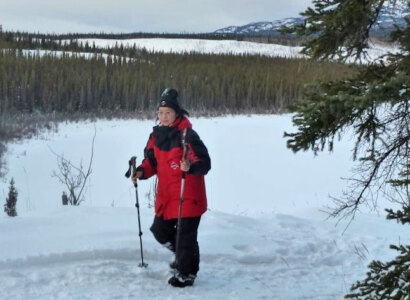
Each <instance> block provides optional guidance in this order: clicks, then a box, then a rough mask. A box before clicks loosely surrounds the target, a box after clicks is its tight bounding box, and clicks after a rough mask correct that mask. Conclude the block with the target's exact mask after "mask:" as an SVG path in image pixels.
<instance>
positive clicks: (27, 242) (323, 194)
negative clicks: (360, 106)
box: [0, 115, 410, 300]
mask: <svg viewBox="0 0 410 300" xmlns="http://www.w3.org/2000/svg"><path fill="white" fill-rule="evenodd" d="M192 121H193V124H194V129H196V130H197V132H198V133H199V134H200V136H201V137H202V139H203V140H204V142H205V144H206V145H207V146H208V149H209V152H210V154H211V158H212V170H211V171H210V173H209V175H208V176H207V178H206V180H207V188H208V197H209V209H210V210H209V211H208V212H207V213H206V214H205V215H204V217H203V219H202V223H201V226H200V230H199V243H200V247H201V270H200V272H199V276H198V278H197V280H196V282H195V286H194V287H191V288H186V289H182V290H180V289H174V288H171V287H170V286H168V285H167V283H166V281H167V279H168V277H169V276H170V274H169V271H168V269H167V263H168V262H169V261H171V259H172V257H171V256H170V254H169V253H168V252H167V251H166V249H163V248H161V247H160V246H159V245H158V244H157V243H156V242H155V240H154V239H153V237H152V235H151V233H150V232H149V226H150V223H151V221H152V218H153V209H152V208H149V207H148V200H147V199H146V197H145V194H146V193H147V192H148V191H149V187H150V185H151V182H149V181H145V182H141V183H140V186H139V194H140V201H141V204H142V207H141V213H142V225H143V232H144V235H143V242H144V254H145V260H146V262H148V264H149V267H148V268H147V269H140V268H138V263H139V262H140V256H139V240H138V226H137V217H136V209H135V207H134V206H133V204H134V201H135V200H134V189H133V187H132V185H131V184H130V182H129V181H128V180H126V179H125V177H124V172H125V171H126V168H127V162H128V159H129V157H130V156H132V155H137V156H138V157H139V160H140V158H141V155H142V152H143V151H142V150H143V147H144V146H145V143H146V140H147V138H148V134H149V133H150V130H151V127H152V126H153V122H152V121H133V120H130V121H116V120H113V121H98V122H96V123H95V124H94V123H68V124H63V125H61V126H60V130H59V131H58V132H57V133H52V132H49V133H45V134H43V135H42V136H41V137H38V138H35V139H30V140H25V141H23V142H21V143H19V144H12V145H10V146H9V150H8V153H7V157H6V158H7V162H8V168H9V172H8V175H7V180H9V179H10V178H11V177H12V176H13V177H14V178H15V180H16V187H17V189H18V191H19V202H18V213H19V216H18V217H17V218H8V217H6V216H5V215H4V214H0V282H1V288H0V299H206V298H209V299H329V300H330V299H342V298H343V295H344V294H345V293H346V292H347V291H348V289H349V287H350V285H351V284H352V283H353V282H354V281H355V280H357V279H361V278H363V277H364V275H365V272H366V270H367V268H366V266H367V264H368V263H369V262H370V261H371V260H372V259H375V258H377V259H381V260H385V259H388V258H391V257H392V255H393V254H394V253H393V252H391V251H390V250H389V249H388V245H389V244H390V243H399V242H401V243H404V244H408V243H409V242H410V240H409V235H408V230H407V231H406V230H405V229H407V228H404V227H403V226H400V225H397V224H395V223H394V222H392V221H386V220H385V219H384V214H383V212H382V211H381V213H380V215H379V214H378V213H377V212H376V211H371V210H367V209H366V208H365V209H364V212H363V213H362V214H360V215H359V216H358V217H357V219H356V220H355V221H354V222H353V223H352V224H351V226H350V227H348V229H347V230H346V231H345V232H344V234H343V231H344V229H345V226H344V225H345V224H343V223H342V224H340V225H339V226H337V227H336V226H335V222H334V221H332V220H325V215H324V214H323V213H322V212H320V208H322V207H323V206H324V205H326V204H330V203H329V198H328V195H329V194H332V195H338V194H340V192H341V190H342V187H343V186H344V185H345V183H344V182H343V181H342V180H341V179H340V177H346V176H347V175H348V174H349V170H350V168H351V166H352V163H351V162H350V160H349V158H350V148H351V146H352V142H351V141H350V140H349V138H348V137H346V138H345V139H343V140H342V142H341V143H340V144H337V145H336V149H335V153H333V154H332V155H329V154H327V153H323V154H320V155H319V156H318V157H314V156H313V154H312V153H300V154H296V155H295V154H293V153H292V152H291V151H289V150H287V149H286V147H285V140H284V139H283V138H282V135H283V131H285V130H291V122H290V116H289V115H283V116H250V117H246V116H241V117H224V118H214V119H203V118H201V119H193V120H192ZM94 125H95V128H96V129H97V137H96V143H95V157H94V159H95V160H94V164H93V174H92V176H91V181H90V184H89V185H88V190H87V193H86V201H85V202H84V203H83V205H82V206H80V207H62V206H61V200H60V199H61V192H62V191H63V189H64V188H63V186H61V185H60V184H59V183H58V182H57V181H56V179H55V178H51V173H52V171H53V170H55V169H56V159H55V156H54V155H53V154H52V153H51V151H50V148H51V149H53V151H55V152H57V153H64V156H65V157H66V158H69V159H71V160H72V162H73V163H76V164H77V163H78V162H79V161H80V160H81V159H82V160H83V162H84V164H87V159H88V156H89V152H90V144H91V140H92V136H93V133H94ZM7 189H8V182H6V181H4V182H1V183H0V199H5V197H6V194H7ZM2 201H4V200H2ZM383 205H384V204H383ZM382 207H383V206H382Z"/></svg>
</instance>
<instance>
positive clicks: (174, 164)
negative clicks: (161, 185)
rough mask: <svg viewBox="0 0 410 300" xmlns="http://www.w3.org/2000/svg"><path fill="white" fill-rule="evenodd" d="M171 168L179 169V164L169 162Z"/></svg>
mask: <svg viewBox="0 0 410 300" xmlns="http://www.w3.org/2000/svg"><path fill="white" fill-rule="evenodd" d="M171 169H172V170H176V169H179V165H178V164H177V163H176V162H174V161H173V162H172V163H171Z"/></svg>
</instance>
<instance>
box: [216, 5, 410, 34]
mask: <svg viewBox="0 0 410 300" xmlns="http://www.w3.org/2000/svg"><path fill="white" fill-rule="evenodd" d="M405 17H408V18H410V9H409V8H408V6H407V4H406V3H404V2H401V1H398V2H397V3H396V5H394V6H393V5H392V4H386V5H385V6H384V7H383V9H382V12H381V15H380V17H379V19H378V22H377V24H376V25H375V26H374V28H373V31H372V33H373V34H374V35H376V36H385V35H387V34H388V33H389V32H391V31H392V30H393V29H394V26H393V24H397V25H399V26H404V24H405V21H404V18H405ZM302 22H303V18H302V17H295V18H286V19H281V20H275V21H272V22H254V23H250V24H247V25H243V26H229V27H225V28H221V29H218V30H216V31H214V32H213V33H216V34H237V35H247V36H249V35H250V36H279V35H280V33H279V30H280V28H281V27H282V26H293V25H298V24H301V23H302Z"/></svg>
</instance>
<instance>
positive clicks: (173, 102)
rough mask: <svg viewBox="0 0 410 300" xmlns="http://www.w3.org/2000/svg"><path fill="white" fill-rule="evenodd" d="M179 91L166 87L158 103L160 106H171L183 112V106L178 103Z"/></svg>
mask: <svg viewBox="0 0 410 300" xmlns="http://www.w3.org/2000/svg"><path fill="white" fill-rule="evenodd" d="M177 98H178V92H177V91H176V90H174V89H170V88H166V89H165V90H164V91H163V92H162V94H161V100H160V101H159V103H158V108H160V107H170V108H172V109H173V110H175V112H176V113H177V114H179V113H180V112H181V107H180V106H179V103H178V99H177Z"/></svg>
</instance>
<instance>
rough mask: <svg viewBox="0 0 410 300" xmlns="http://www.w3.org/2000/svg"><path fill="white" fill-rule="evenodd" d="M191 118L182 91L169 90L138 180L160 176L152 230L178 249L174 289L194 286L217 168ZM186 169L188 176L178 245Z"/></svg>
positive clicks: (174, 265)
mask: <svg viewBox="0 0 410 300" xmlns="http://www.w3.org/2000/svg"><path fill="white" fill-rule="evenodd" d="M188 116H189V114H188V112H187V111H186V110H184V109H183V108H181V107H180V105H179V102H178V92H177V91H176V90H175V89H170V88H167V89H165V91H164V92H163V93H162V94H161V98H160V101H159V104H158V121H159V124H158V125H156V126H155V127H154V128H153V132H152V133H151V134H150V136H149V139H148V142H147V145H146V147H145V149H144V159H143V161H142V162H141V165H140V166H138V167H137V172H136V174H135V176H134V177H133V178H132V180H133V182H134V183H135V182H136V180H137V179H142V180H143V179H147V178H150V177H151V176H153V175H155V174H156V175H157V176H158V186H157V195H156V201H155V217H154V221H153V224H152V226H151V228H150V230H151V231H152V233H153V235H154V237H155V239H156V240H157V241H158V242H159V243H160V244H162V245H163V246H165V247H167V248H168V249H169V250H171V251H172V252H173V253H175V260H174V262H172V263H171V264H170V267H171V268H172V269H174V276H172V277H171V278H169V280H168V283H169V284H171V285H172V286H174V287H185V286H191V285H193V284H194V280H195V278H196V276H197V273H198V271H199V246H198V241H197V236H198V226H199V223H200V220H201V216H202V214H204V213H205V211H206V210H207V197H206V190H205V180H204V175H206V174H207V173H208V171H209V170H210V169H211V159H210V157H209V154H208V150H207V148H206V146H205V145H204V143H203V142H202V140H201V139H200V138H199V136H198V134H197V133H196V132H195V131H194V130H193V129H192V124H191V122H190V121H189V119H188ZM184 145H185V146H186V147H184ZM184 149H186V155H185V153H184ZM185 157H186V158H185ZM183 172H185V174H186V176H185V179H184V189H183V202H182V203H183V205H182V215H181V223H180V224H181V228H180V238H179V242H178V249H176V247H177V241H176V237H177V223H178V216H179V205H180V197H181V188H182V175H183Z"/></svg>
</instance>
